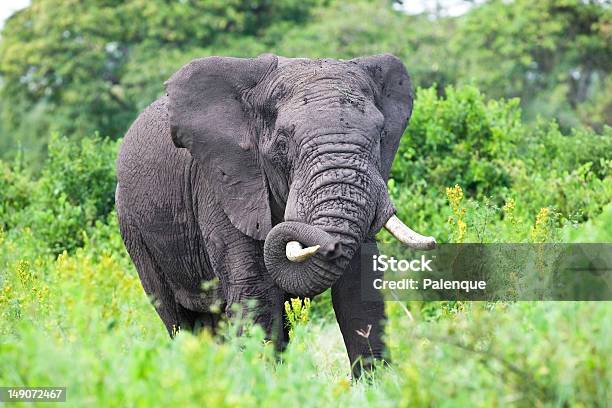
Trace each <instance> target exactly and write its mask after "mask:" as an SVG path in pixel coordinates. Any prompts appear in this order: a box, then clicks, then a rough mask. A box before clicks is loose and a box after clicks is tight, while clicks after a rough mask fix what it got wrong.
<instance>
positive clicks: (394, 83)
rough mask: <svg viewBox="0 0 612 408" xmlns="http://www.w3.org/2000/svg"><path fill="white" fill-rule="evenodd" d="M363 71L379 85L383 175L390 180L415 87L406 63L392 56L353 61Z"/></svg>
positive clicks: (374, 56) (377, 89) (410, 109)
mask: <svg viewBox="0 0 612 408" xmlns="http://www.w3.org/2000/svg"><path fill="white" fill-rule="evenodd" d="M350 62H353V63H355V64H357V65H358V66H359V67H360V68H361V69H363V70H364V71H365V72H366V73H367V74H368V75H369V76H370V78H371V79H372V80H373V81H374V83H375V92H376V95H375V98H376V104H377V106H378V108H379V109H380V111H381V112H382V114H383V116H384V118H385V123H384V126H383V133H382V138H381V146H380V151H381V153H380V155H381V157H380V159H381V175H382V176H383V178H384V180H385V181H386V180H387V179H388V178H389V173H390V171H391V164H393V158H394V157H395V153H396V152H397V148H398V147H399V142H400V139H401V137H402V135H403V134H404V130H405V129H406V125H407V124H408V120H409V119H410V115H411V113H412V100H413V96H412V84H411V82H410V76H408V72H407V71H406V67H404V64H403V63H402V61H401V60H400V59H399V58H397V57H395V56H393V55H391V54H382V55H373V56H371V57H362V58H355V59H352V60H350Z"/></svg>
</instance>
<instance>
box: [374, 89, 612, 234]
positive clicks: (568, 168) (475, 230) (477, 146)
mask: <svg viewBox="0 0 612 408" xmlns="http://www.w3.org/2000/svg"><path fill="white" fill-rule="evenodd" d="M445 95H446V96H445V97H440V96H437V94H436V92H435V90H434V89H433V88H429V89H417V92H416V102H415V108H414V112H413V115H412V119H411V121H410V123H409V125H408V128H407V129H406V133H405V135H404V137H403V138H402V140H401V143H400V147H399V150H398V154H397V155H396V157H395V161H394V163H393V167H392V169H391V178H390V180H389V191H390V193H391V196H392V198H393V201H394V203H395V205H396V208H397V210H398V213H399V215H400V217H401V218H402V219H404V220H406V221H407V222H409V224H411V225H414V226H416V227H418V228H419V229H420V230H422V231H427V232H428V233H429V234H432V235H434V236H436V237H437V238H438V239H439V240H440V241H441V242H449V241H451V242H470V241H475V242H499V240H502V241H508V240H511V241H515V242H524V241H530V240H531V239H532V238H531V236H530V230H529V228H530V226H531V225H533V222H535V218H536V215H537V214H538V213H539V212H540V211H541V209H542V208H548V209H549V210H550V217H549V218H550V222H552V223H554V224H555V226H556V227H562V226H564V225H567V224H572V223H577V222H583V221H586V220H587V219H589V218H591V217H594V216H596V215H598V214H599V213H600V212H601V211H602V209H603V207H604V206H605V205H606V204H608V203H609V202H610V198H611V197H612V171H611V170H612V128H610V127H607V126H606V127H604V130H603V132H602V133H601V134H597V133H595V132H593V131H591V130H586V129H580V130H574V131H572V132H571V134H569V135H564V134H562V133H561V132H560V131H559V128H558V126H557V125H556V124H555V122H544V121H540V122H538V123H536V124H533V125H526V124H524V123H523V122H521V120H520V117H521V110H520V108H519V106H518V101H517V100H511V101H504V100H500V101H494V100H489V101H487V100H486V98H485V97H484V95H483V94H482V93H480V92H479V91H478V90H477V89H476V88H474V87H472V86H467V87H459V88H454V87H449V88H447V89H446V90H445ZM450 186H457V187H453V189H456V188H459V190H460V194H461V198H462V199H463V198H464V196H465V202H464V203H463V204H462V205H463V207H462V208H461V209H459V208H458V207H457V203H453V200H452V199H451V200H450V201H447V198H451V195H453V193H452V191H451V194H450V195H449V194H448V191H447V187H450ZM456 194H459V191H457V192H456V193H455V195H456ZM447 196H448V197H447ZM509 203H512V204H511V210H512V218H511V219H512V223H511V224H508V214H506V213H505V212H504V209H506V210H508V209H509V208H510V207H508V205H509ZM462 211H463V214H461V212H462ZM449 217H451V221H452V222H449ZM499 229H502V230H504V231H506V232H507V234H498V233H497V231H498V230H499ZM551 231H557V229H556V228H555V229H553V230H551ZM385 237H387V238H385ZM382 238H383V239H388V236H386V235H385V234H384V233H383V234H382ZM546 239H547V240H553V241H554V240H556V239H559V236H552V235H551V236H546Z"/></svg>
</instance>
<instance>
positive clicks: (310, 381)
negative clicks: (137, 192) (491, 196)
mask: <svg viewBox="0 0 612 408" xmlns="http://www.w3.org/2000/svg"><path fill="white" fill-rule="evenodd" d="M115 235H118V232H117V231H116V230H115ZM20 239H21V240H22V241H21V242H20V248H22V246H21V245H24V246H23V248H26V249H27V248H28V245H27V243H26V241H27V240H26V239H25V238H23V237H22V238H20ZM14 244H15V242H14V241H13V240H12V239H5V238H0V336H2V342H1V343H0V365H1V366H2V367H3V369H2V370H0V382H1V383H2V384H10V385H15V386H19V385H40V384H44V385H47V384H61V385H64V386H66V387H67V389H68V404H69V406H83V405H92V404H93V405H96V406H150V405H155V406H160V405H161V406H170V405H173V406H174V405H177V406H179V405H180V406H186V407H191V406H194V407H195V406H203V405H204V406H219V407H225V406H271V405H274V406H277V405H290V404H299V405H311V406H329V405H333V406H337V405H340V406H348V405H353V406H365V405H367V406H389V407H395V406H438V405H444V404H446V405H449V406H482V407H484V406H499V405H504V404H506V405H512V406H525V407H526V406H559V405H568V406H580V405H582V406H601V405H605V402H606V401H607V393H608V390H609V388H610V386H611V384H610V366H609V364H608V360H609V355H610V353H611V352H612V349H611V344H610V341H609V336H610V330H611V329H612V327H611V325H610V319H609V318H608V317H609V313H610V305H609V304H608V303H606V302H592V303H589V302H575V303H572V302H540V303H537V302H521V303H514V304H503V303H500V304H488V303H467V304H466V303H463V304H442V305H437V304H434V303H431V304H429V306H428V307H422V305H421V304H420V303H419V302H411V303H410V304H409V305H408V309H406V310H408V311H409V312H408V313H409V314H407V313H406V310H405V309H403V308H401V307H400V304H399V303H396V302H389V304H388V309H389V310H388V315H389V323H388V324H389V325H388V330H387V340H388V343H389V350H390V352H391V359H392V362H393V365H392V366H391V367H381V368H379V369H378V370H377V371H376V372H375V374H374V375H373V376H371V378H369V380H368V381H357V382H356V383H355V384H353V385H351V384H350V382H349V380H348V379H347V373H348V371H349V369H348V365H347V360H346V354H345V351H344V345H343V342H342V337H341V335H340V333H339V331H338V329H337V327H336V326H335V325H328V324H326V323H324V322H321V321H320V320H316V319H312V318H311V319H309V320H308V321H307V322H305V323H304V324H299V325H297V326H296V327H295V331H294V335H293V339H292V341H291V343H290V344H289V347H288V349H287V351H286V352H284V353H283V354H282V355H281V356H280V358H278V357H277V356H276V355H275V353H274V350H273V346H272V345H271V344H270V343H269V342H266V341H265V340H264V335H263V333H262V331H261V329H258V328H257V327H254V328H252V329H251V330H249V331H248V332H246V333H245V334H243V335H242V336H241V337H237V336H236V334H235V333H236V327H235V326H233V325H224V326H222V328H221V329H220V331H221V334H222V338H223V339H224V340H223V341H221V340H219V337H216V338H213V337H211V335H210V334H209V333H208V332H202V333H200V334H199V335H197V336H194V335H191V334H189V333H179V334H178V337H177V339H176V340H174V341H170V340H169V339H168V337H167V335H166V333H165V329H164V328H163V326H162V324H161V322H160V320H159V319H158V318H157V316H156V315H155V312H154V309H153V308H152V307H151V305H150V304H149V301H148V299H147V298H146V296H145V295H144V292H143V291H142V288H141V287H140V282H139V280H138V277H137V275H136V272H135V271H134V269H133V267H132V266H131V263H130V261H129V258H128V256H127V254H126V253H125V252H124V251H121V250H112V251H109V252H106V251H103V253H99V254H97V255H95V254H94V253H98V252H99V249H98V248H96V247H95V246H90V245H86V246H85V247H84V248H82V249H78V250H77V251H76V252H75V253H74V254H73V255H67V254H63V255H60V256H59V257H58V258H56V259H54V258H51V257H46V256H43V257H41V256H40V255H34V253H31V254H30V255H28V254H23V253H18V251H15V248H14V247H13V245H14ZM31 255H34V256H33V257H31ZM128 351H129V352H128Z"/></svg>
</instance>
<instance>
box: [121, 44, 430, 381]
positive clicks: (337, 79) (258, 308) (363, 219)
mask: <svg viewBox="0 0 612 408" xmlns="http://www.w3.org/2000/svg"><path fill="white" fill-rule="evenodd" d="M164 85H165V90H166V92H165V94H164V95H163V96H161V97H159V98H158V99H157V100H156V101H154V102H153V103H152V104H151V105H149V106H148V107H147V108H146V109H145V110H144V111H143V112H142V113H141V114H140V115H139V116H138V117H137V119H136V120H135V121H134V123H133V124H132V125H131V126H130V128H129V129H128V131H127V133H126V134H125V137H124V139H123V142H122V144H121V147H120V150H119V153H118V158H117V179H118V184H117V190H116V209H117V215H118V219H119V228H120V232H121V235H122V238H123V242H124V244H125V247H126V249H127V251H128V253H129V255H130V257H131V259H132V261H133V263H134V265H135V267H136V270H137V272H138V275H139V278H140V280H141V282H142V286H143V288H144V291H145V293H146V294H147V295H148V296H149V297H150V298H151V299H152V301H153V304H154V306H155V309H156V311H157V313H158V314H159V317H160V318H161V320H162V321H163V323H164V325H165V326H166V329H167V330H168V332H169V334H170V336H171V337H172V336H174V334H175V333H176V331H177V330H196V328H199V329H201V328H208V329H209V330H211V331H212V332H213V333H214V332H215V330H216V329H217V328H218V325H219V320H220V319H221V318H223V317H224V316H225V318H232V317H233V316H236V315H237V314H238V312H240V313H243V312H244V313H247V312H248V313H249V314H250V315H251V316H252V317H253V320H254V321H255V323H257V324H259V325H261V326H262V327H263V329H264V330H265V333H266V334H267V336H268V337H269V338H270V339H273V340H274V344H275V345H276V348H277V349H278V350H282V349H283V348H284V347H285V345H286V344H287V341H288V338H287V337H288V336H287V328H286V327H285V324H284V302H285V301H286V300H288V299H289V298H295V297H313V296H316V295H318V294H320V293H322V292H323V291H325V290H327V289H329V288H331V297H332V305H333V309H334V312H335V315H336V320H337V322H338V324H339V327H340V331H341V333H342V336H343V339H344V343H345V346H346V349H347V353H348V357H349V360H350V363H351V365H352V372H353V375H354V376H359V375H360V373H362V370H363V368H364V367H365V368H370V367H371V366H372V364H373V362H374V361H376V360H378V359H380V360H383V361H384V359H385V355H386V352H385V346H384V341H383V332H384V325H385V312H384V303H383V299H382V296H380V298H379V299H378V300H376V299H374V300H372V299H368V301H364V300H363V299H362V298H361V296H360V285H361V278H360V276H361V271H360V264H359V261H360V246H361V244H363V243H371V242H374V236H375V234H376V233H377V232H378V231H379V230H380V229H382V228H383V227H385V228H387V229H388V230H389V231H390V232H391V233H392V234H393V235H394V236H395V237H396V238H397V239H399V240H400V241H402V242H403V243H405V244H406V245H408V246H411V247H413V248H417V249H423V250H425V249H431V248H433V247H434V246H435V245H436V241H435V239H434V238H433V237H426V236H423V235H420V234H418V233H416V232H415V231H413V230H412V229H410V228H409V227H408V226H406V225H405V224H404V223H403V222H402V221H401V220H399V218H398V217H397V216H396V215H395V212H396V210H395V208H394V206H393V204H392V202H391V200H390V198H389V194H388V192H387V188H386V182H387V179H388V177H389V173H390V169H391V163H392V161H393V159H394V156H395V153H396V151H397V149H398V145H399V142H400V138H401V136H402V134H403V133H404V129H405V127H406V125H407V122H408V119H409V117H410V115H411V111H412V104H413V97H412V89H411V80H410V77H409V76H408V73H407V71H406V68H405V67H404V65H403V63H402V62H401V61H400V60H399V59H398V58H397V57H395V56H393V55H390V54H383V55H375V56H367V57H361V58H355V59H351V60H337V59H316V60H314V59H307V58H285V57H280V56H276V55H272V54H263V55H260V56H257V57H254V58H233V57H218V56H213V57H206V58H200V59H195V60H193V61H191V62H190V63H188V64H187V65H185V66H183V67H182V68H181V69H179V70H178V71H177V72H176V73H174V74H173V75H172V76H171V77H170V79H169V80H168V81H166V82H165V84H164ZM206 282H213V285H212V287H207V286H208V285H206V284H205V283H206ZM203 283H204V285H203ZM213 305H217V307H212V306H213ZM219 305H220V307H219ZM364 334H367V335H364Z"/></svg>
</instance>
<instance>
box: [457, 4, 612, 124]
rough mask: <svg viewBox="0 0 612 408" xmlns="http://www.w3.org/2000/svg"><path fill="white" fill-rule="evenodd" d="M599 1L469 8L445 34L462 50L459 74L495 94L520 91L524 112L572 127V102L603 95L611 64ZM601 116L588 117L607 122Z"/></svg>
mask: <svg viewBox="0 0 612 408" xmlns="http://www.w3.org/2000/svg"><path fill="white" fill-rule="evenodd" d="M604 3H605V2H600V1H580V0H567V1H563V2H559V1H556V0H544V1H538V2H533V1H529V0H515V1H511V2H506V1H501V0H493V1H490V2H488V3H487V4H486V5H484V6H482V7H477V8H475V9H474V10H473V11H472V12H470V13H468V14H467V15H466V16H465V18H464V19H461V20H460V23H459V26H458V30H457V32H456V33H455V35H454V36H453V39H452V41H453V44H452V45H451V46H452V47H456V49H457V50H458V52H460V53H462V55H461V56H460V65H461V66H460V68H459V70H460V71H461V74H460V75H459V76H460V77H461V79H462V80H463V81H465V80H474V83H475V84H476V85H478V87H479V88H480V89H482V90H484V91H485V92H486V93H487V94H489V95H490V96H492V97H494V98H499V97H520V98H521V100H523V102H524V103H525V105H526V106H527V109H526V112H527V114H528V116H529V117H535V116H536V115H542V116H544V117H556V118H557V119H558V120H559V122H560V123H561V124H562V126H563V127H564V128H566V129H568V128H570V127H574V126H577V125H578V124H579V118H578V117H577V116H576V112H575V108H576V106H578V105H579V104H581V103H583V102H584V101H586V100H587V99H589V98H593V97H595V96H596V95H598V94H601V95H604V94H605V93H604V92H605V91H604V90H603V89H601V88H602V85H603V83H604V79H605V78H607V77H609V75H610V67H611V66H612V45H611V44H612V41H610V40H611V39H612V37H611V32H610V28H609V27H610V26H609V22H610V18H611V17H612V10H611V9H610V8H609V7H608V6H609V5H608V6H606V5H605V4H604ZM602 91H603V92H602ZM608 109H609V107H608ZM601 119H603V121H600V122H598V121H597V120H592V121H590V123H591V124H593V125H596V127H597V128H598V129H601V126H602V125H603V124H604V123H607V124H610V117H607V118H601Z"/></svg>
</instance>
